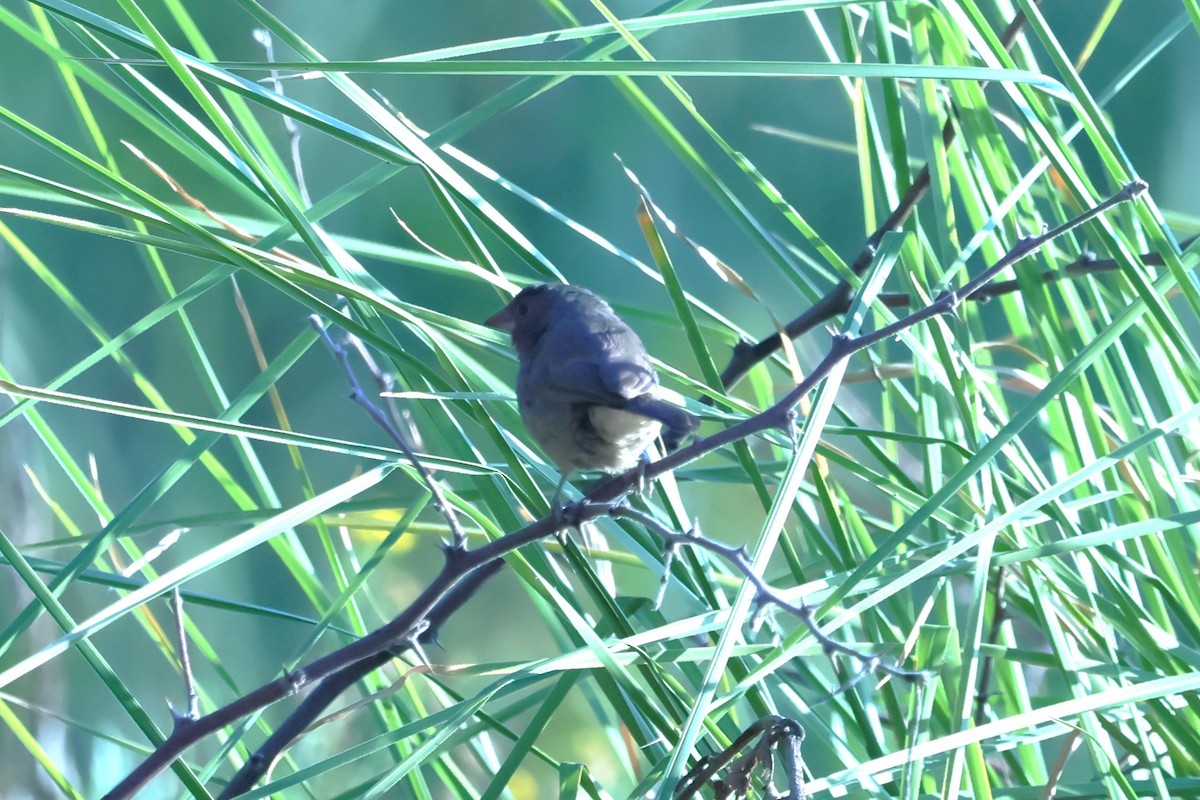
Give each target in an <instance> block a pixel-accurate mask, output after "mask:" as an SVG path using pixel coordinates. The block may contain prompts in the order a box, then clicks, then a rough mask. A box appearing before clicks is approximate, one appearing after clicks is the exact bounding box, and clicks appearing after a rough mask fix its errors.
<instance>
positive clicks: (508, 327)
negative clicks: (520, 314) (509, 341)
mask: <svg viewBox="0 0 1200 800" xmlns="http://www.w3.org/2000/svg"><path fill="white" fill-rule="evenodd" d="M483 324H484V325H487V326H488V327H489V328H495V329H496V330H498V331H508V332H509V333H512V331H513V328H514V327H516V324H517V320H516V319H515V318H514V317H513V307H512V303H509V304H508V305H506V306H505V307H504V308H502V309H500V310H499V311H497V312H496V313H495V314H492V315H491V316H490V317H488V318H487V319H486V320H484V321H483Z"/></svg>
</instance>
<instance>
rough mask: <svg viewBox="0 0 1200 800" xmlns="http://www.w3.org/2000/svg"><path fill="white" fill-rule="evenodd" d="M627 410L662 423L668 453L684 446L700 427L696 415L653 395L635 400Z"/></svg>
mask: <svg viewBox="0 0 1200 800" xmlns="http://www.w3.org/2000/svg"><path fill="white" fill-rule="evenodd" d="M625 410H626V411H632V412H633V413H635V414H641V415H642V416H643V417H649V418H650V419H653V420H657V421H658V422H661V423H662V426H663V431H662V438H663V444H664V445H665V446H666V448H667V452H668V453H669V452H671V451H672V450H675V449H676V448H678V447H679V446H680V445H681V444H683V442H684V440H685V439H687V438H688V437H689V436H691V435H692V434H693V433H695V432H696V429H697V428H699V427H700V418H699V417H697V416H696V415H695V414H692V413H691V412H689V411H685V410H684V409H682V408H680V407H679V406H675V405H671V404H670V403H668V402H666V401H665V400H659V399H657V398H655V397H653V396H651V395H642V396H641V397H635V398H633V399H632V400H630V401H629V404H628V405H626V406H625Z"/></svg>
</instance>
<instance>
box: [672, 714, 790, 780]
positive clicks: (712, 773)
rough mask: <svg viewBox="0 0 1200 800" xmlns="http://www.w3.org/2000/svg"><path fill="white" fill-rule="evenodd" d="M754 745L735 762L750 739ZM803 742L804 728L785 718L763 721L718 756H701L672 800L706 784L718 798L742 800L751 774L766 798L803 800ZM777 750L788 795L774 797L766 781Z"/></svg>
mask: <svg viewBox="0 0 1200 800" xmlns="http://www.w3.org/2000/svg"><path fill="white" fill-rule="evenodd" d="M756 736H757V737H759V739H758V742H756V743H755V745H754V747H753V748H751V750H750V752H749V753H747V754H746V755H744V756H742V757H741V758H737V759H735V758H734V756H736V755H737V754H738V753H740V752H742V750H744V749H746V746H747V745H749V744H750V742H751V740H753V739H754V737H756ZM803 741H804V728H802V727H800V725H799V723H797V722H796V721H795V720H791V719H788V718H787V717H763V718H762V719H760V720H758V721H757V722H755V723H754V724H753V725H751V726H750V727H749V728H747V729H746V730H744V731H742V734H741V736H739V737H738V738H737V739H735V740H734V741H733V743H732V744H730V745H729V747H726V748H725V749H724V750H722V751H721V752H719V753H714V754H713V755H709V756H705V757H704V758H702V759H700V760H699V761H698V762H697V763H696V766H695V767H693V768H692V770H691V771H690V772H688V774H686V775H684V776H683V778H682V779H681V780H680V781H679V786H678V788H677V789H676V791H675V798H674V800H689V799H690V798H692V797H695V796H696V794H697V793H698V792H699V791H700V790H701V789H702V788H704V787H705V786H706V785H708V784H712V786H713V788H714V789H715V790H716V792H717V795H716V796H717V797H718V798H727V797H745V796H746V795H747V793H748V792H749V791H750V789H751V784H752V781H753V778H754V774H755V773H756V772H758V773H759V774H761V775H763V782H764V784H766V787H765V790H766V791H767V792H772V793H771V794H765V793H764V795H765V796H768V797H776V798H780V800H806V798H807V797H808V793H807V792H805V790H804V776H803V774H802V771H803V761H802V760H801V758H800V744H801V743H802V742H803ZM777 749H778V750H779V753H780V756H781V760H782V761H783V768H782V771H783V774H784V777H785V778H786V779H787V785H788V793H787V794H785V795H779V794H776V793H774V789H773V788H772V787H771V783H770V778H771V773H772V771H773V770H772V769H771V768H772V766H773V764H774V758H773V757H772V755H773V753H774V752H775V751H776V750H777ZM726 766H728V772H727V774H726V777H725V779H724V780H717V779H716V778H717V773H718V772H720V771H721V770H722V769H725V768H726Z"/></svg>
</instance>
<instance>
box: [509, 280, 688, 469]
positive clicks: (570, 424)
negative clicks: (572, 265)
mask: <svg viewBox="0 0 1200 800" xmlns="http://www.w3.org/2000/svg"><path fill="white" fill-rule="evenodd" d="M485 324H487V325H489V326H490V327H493V328H498V329H500V330H505V331H509V332H510V333H511V334H512V341H513V347H514V348H516V351H517V358H518V360H519V361H520V367H519V369H518V370H517V402H518V404H519V406H520V409H521V417H522V419H524V420H525V427H526V428H528V429H529V433H530V434H531V435H532V436H533V438H534V439H536V440H537V442H538V444H539V445H541V447H542V449H543V450H544V451H545V452H546V455H548V456H550V459H551V460H552V461H554V463H555V464H556V465H557V466H558V468H559V470H560V471H561V472H562V473H563V474H564V476H565V475H566V474H568V473H570V472H572V471H574V470H602V471H604V472H622V471H624V470H627V469H630V468H632V467H633V466H635V465H636V464H637V461H638V458H639V456H641V454H642V453H643V452H644V451H645V449H646V447H647V445H649V444H650V442H651V441H653V440H654V437H655V436H657V435H658V434H659V432H660V431H662V432H663V433H664V438H667V439H668V440H669V441H672V442H674V443H678V442H679V441H681V440H682V439H683V438H685V437H686V436H688V435H689V434H690V433H692V432H693V431H694V430H695V429H696V427H697V426H698V425H699V420H698V419H696V417H694V416H692V415H691V414H689V413H688V412H687V411H684V410H683V409H682V408H679V407H678V406H674V405H671V404H670V403H667V402H665V401H663V400H660V399H658V398H657V397H656V396H655V394H654V393H655V390H656V389H657V388H658V374H657V373H656V372H655V370H654V366H653V365H652V364H651V363H650V357H649V356H648V355H647V354H646V348H645V347H644V346H643V345H642V340H641V339H639V338H638V336H637V334H636V333H634V332H633V330H632V329H631V328H630V327H629V326H628V325H626V324H625V323H624V321H622V320H621V318H620V317H618V316H617V315H616V312H614V311H613V310H612V307H611V306H609V305H608V303H606V302H604V301H603V300H601V299H600V298H599V297H597V296H596V295H594V294H592V293H591V292H589V291H588V290H587V289H580V288H579V287H576V286H566V285H562V284H539V285H537V286H530V287H527V288H526V289H523V290H522V291H521V292H520V293H519V294H518V295H517V296H516V297H514V298H513V299H512V301H511V302H510V303H509V304H508V305H507V306H505V307H504V308H503V309H501V310H500V311H499V312H497V313H496V314H494V315H493V316H492V317H491V318H490V319H488V320H487V322H486V323H485ZM664 428H665V430H664Z"/></svg>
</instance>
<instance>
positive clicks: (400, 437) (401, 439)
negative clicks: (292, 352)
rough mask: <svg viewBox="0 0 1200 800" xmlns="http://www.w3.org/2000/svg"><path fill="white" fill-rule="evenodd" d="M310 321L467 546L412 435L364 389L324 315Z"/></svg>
mask: <svg viewBox="0 0 1200 800" xmlns="http://www.w3.org/2000/svg"><path fill="white" fill-rule="evenodd" d="M309 321H310V322H311V323H312V325H313V327H314V328H316V329H317V332H318V333H320V334H321V338H322V339H323V340H324V341H325V346H326V347H328V348H329V352H331V353H333V356H334V358H336V359H337V361H338V364H340V365H341V367H342V372H343V373H345V375H346V380H348V381H349V382H350V399H351V400H353V401H354V402H356V403H358V404H359V405H360V406H362V407H363V408H364V409H366V412H367V415H368V416H370V417H371V419H373V420H375V423H376V424H377V425H379V427H381V428H383V429H384V431H386V432H387V435H388V436H390V437H391V438H392V441H394V442H395V443H396V444H398V445H400V449H401V450H403V451H404V455H406V456H408V460H409V461H410V462H411V463H412V465H413V469H415V470H416V471H417V474H418V475H419V476H420V477H421V480H422V481H423V482H424V483H425V485H426V486H427V487H429V491H430V492H431V493H432V494H433V505H434V508H436V509H437V510H438V512H439V513H441V515H442V516H443V517H445V518H446V524H447V525H449V526H450V534H451V536H452V537H453V545H452V546H453V547H455V548H459V549H461V548H464V547H466V544H467V534H466V531H464V530H463V527H462V524H461V523H459V521H458V515H457V514H455V513H454V507H453V506H451V505H450V503H448V502H446V495H445V494H444V493H443V492H442V487H441V485H440V484H439V483H438V482H437V481H436V480H434V477H433V473H431V472H430V471H429V468H428V467H426V466H425V464H424V462H422V461H421V458H420V456H418V455H417V451H416V450H414V449H413V446H412V444H410V443H409V441H408V437H407V436H405V435H404V434H403V433H401V432H400V429H399V428H398V427H396V425H395V424H394V423H393V422H392V418H391V416H390V415H389V414H388V413H387V412H385V411H384V410H383V409H382V408H380V407H379V406H377V405H375V403H374V402H372V401H371V398H370V397H368V396H367V393H366V392H365V391H363V387H362V384H361V383H359V380H358V375H356V374H355V372H354V366H353V365H352V364H351V363H350V354H349V353H348V352H347V350H346V348H345V347H342V346H341V345H340V344H338V343H337V342H335V341H334V340H333V337H332V336H330V335H329V331H328V330H327V329H326V328H325V324H324V323H323V322H322V321H321V318H320V317H317V316H313V317H310V318H309Z"/></svg>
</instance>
